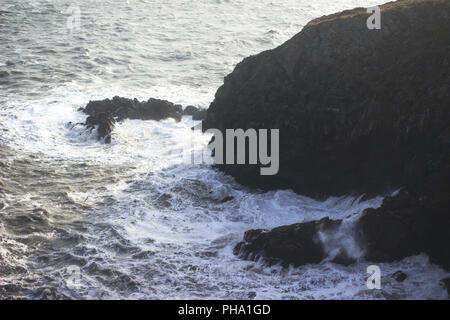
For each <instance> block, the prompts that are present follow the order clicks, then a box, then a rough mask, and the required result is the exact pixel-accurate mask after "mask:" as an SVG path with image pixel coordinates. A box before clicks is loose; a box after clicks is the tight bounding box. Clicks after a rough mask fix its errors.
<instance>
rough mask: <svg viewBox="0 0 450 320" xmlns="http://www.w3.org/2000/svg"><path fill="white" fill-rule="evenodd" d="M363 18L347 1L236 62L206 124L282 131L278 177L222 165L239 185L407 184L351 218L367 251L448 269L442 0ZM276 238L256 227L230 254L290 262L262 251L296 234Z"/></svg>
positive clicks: (376, 190)
mask: <svg viewBox="0 0 450 320" xmlns="http://www.w3.org/2000/svg"><path fill="white" fill-rule="evenodd" d="M369 16H370V14H367V13H366V10H365V9H355V10H351V11H346V12H342V13H338V14H335V15H332V16H327V17H323V18H320V19H317V20H314V21H312V22H310V23H309V24H308V25H307V26H306V27H305V28H304V29H303V30H302V31H301V32H300V33H299V34H297V35H296V36H294V37H293V38H292V39H290V40H289V41H287V42H286V43H284V44H283V45H281V46H280V47H278V48H276V49H274V50H270V51H266V52H262V53H260V54H258V55H256V56H251V57H248V58H246V59H244V60H243V61H242V62H241V63H239V64H238V65H237V66H236V68H235V70H234V71H233V72H232V73H231V74H230V75H228V76H227V77H226V78H225V81H224V84H223V86H222V87H221V88H219V90H218V91H217V93H216V96H215V100H214V101H213V103H212V104H211V106H210V108H209V109H208V111H207V118H206V123H205V125H204V128H205V129H207V128H218V129H221V130H224V129H226V128H243V129H248V128H255V129H259V128H267V129H271V128H279V129H280V171H279V174H278V175H276V176H260V175H259V168H257V167H256V166H244V165H219V166H218V167H219V168H220V169H221V170H223V171H225V172H226V173H229V174H231V175H233V176H234V177H235V178H236V179H237V180H238V181H239V182H241V183H242V184H245V185H249V186H255V187H259V188H263V189H272V188H292V189H294V191H296V192H298V193H301V194H305V195H310V196H315V197H317V196H329V195H343V194H349V193H358V194H361V193H369V194H380V193H383V192H386V191H390V190H393V189H394V188H395V189H397V188H403V190H402V191H401V192H400V193H399V194H398V195H396V196H394V197H388V198H386V200H385V201H384V203H383V205H382V206H381V207H380V208H378V209H368V210H366V211H365V212H364V214H363V216H362V217H361V218H360V220H359V221H358V222H357V223H356V225H355V226H356V229H357V237H358V240H359V241H360V243H362V245H363V247H364V248H365V250H366V253H365V257H366V258H367V259H369V260H371V261H391V260H396V259H401V258H403V257H406V256H409V255H412V254H416V253H419V252H426V253H428V254H429V255H430V257H431V258H432V260H433V261H435V262H437V263H439V264H441V265H443V266H445V267H447V268H450V251H449V250H448V249H447V248H445V245H446V244H448V243H450V233H449V232H448V230H449V229H450V214H449V212H450V200H449V199H450V1H448V0H427V1H422V0H404V1H397V2H394V3H389V4H386V5H383V6H381V30H369V29H368V28H367V26H366V21H367V19H368V17H369ZM286 228H287V230H291V229H292V230H293V231H292V230H291V231H292V233H293V234H295V230H297V229H298V228H299V227H298V226H295V225H293V226H290V227H286ZM252 234H254V233H252ZM255 234H256V233H255ZM279 234H280V232H279V231H276V232H275V231H273V232H268V233H261V232H259V233H257V235H255V237H253V238H251V239H250V238H248V237H247V239H245V242H244V243H241V244H239V246H238V247H237V248H236V250H237V252H238V253H240V254H241V255H243V257H247V258H248V257H252V256H253V257H254V256H258V255H257V254H260V255H262V256H266V257H267V258H269V259H281V260H282V261H285V262H286V261H288V262H289V261H290V259H286V257H284V256H283V254H284V253H283V252H282V250H281V249H280V250H278V251H277V250H272V249H270V250H268V249H267V248H272V247H273V243H275V242H274V241H273V240H274V239H273V237H276V239H277V242H276V244H277V246H278V247H279V248H282V247H283V246H284V244H285V243H287V244H288V245H289V243H290V242H292V241H291V240H292V239H290V238H289V237H288V236H287V237H281V238H280V236H279ZM286 241H287V242H286ZM295 250H297V251H295V253H293V255H300V256H301V255H305V254H308V253H307V252H304V250H303V249H302V248H300V247H296V249H295Z"/></svg>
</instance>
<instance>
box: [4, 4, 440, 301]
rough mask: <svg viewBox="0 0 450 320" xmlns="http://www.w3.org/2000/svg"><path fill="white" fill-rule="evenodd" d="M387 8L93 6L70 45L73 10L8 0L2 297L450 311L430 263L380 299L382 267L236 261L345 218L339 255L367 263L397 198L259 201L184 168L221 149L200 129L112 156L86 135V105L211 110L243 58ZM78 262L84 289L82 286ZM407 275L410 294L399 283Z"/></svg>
mask: <svg viewBox="0 0 450 320" xmlns="http://www.w3.org/2000/svg"><path fill="white" fill-rule="evenodd" d="M377 2H378V1H363V0H339V1H325V0H320V1H318V0H316V1H297V0H296V1H294V0H283V1H277V2H276V3H274V2H272V1H265V0H263V1H258V2H257V3H256V2H249V1H241V0H236V1H215V0H214V1H212V0H211V1H209V0H202V1H195V2H192V1H187V0H186V1H185V0H179V1H163V0H161V1H151V2H148V1H140V0H139V1H138V0H133V1H129V3H127V2H125V1H113V0H111V1H101V2H95V1H81V2H80V8H81V11H82V13H83V15H82V30H81V32H80V33H77V34H70V35H68V33H67V30H66V29H64V27H65V26H66V22H67V21H66V19H67V15H64V12H65V10H67V8H68V7H69V2H68V1H65V0H61V1H55V2H53V1H52V2H50V1H46V0H41V1H23V2H21V3H15V1H10V0H5V1H2V3H1V4H0V9H1V10H2V11H9V12H11V14H7V15H5V16H4V17H5V19H2V21H0V24H1V26H2V28H4V29H5V34H6V35H7V36H6V39H2V41H4V43H5V46H2V47H1V48H0V54H1V55H0V56H1V58H0V71H5V72H7V73H5V75H6V76H5V77H3V78H1V79H0V81H1V84H2V86H4V88H2V92H0V99H1V100H0V101H1V107H0V132H1V136H0V142H1V143H3V144H4V145H5V146H8V148H10V149H8V150H11V151H8V152H7V154H6V155H5V156H4V159H0V160H2V161H4V163H3V164H4V167H2V166H0V171H3V170H6V172H7V173H8V176H6V177H2V176H0V178H2V179H4V180H5V181H6V183H5V190H6V193H5V195H4V199H1V200H2V201H4V202H5V203H6V205H5V206H4V207H3V208H2V209H0V217H1V218H2V219H1V220H0V256H1V260H0V261H1V262H0V269H1V272H2V276H1V277H0V297H32V298H36V297H38V298H42V297H47V298H61V297H63V298H64V297H69V298H103V299H108V298H232V299H239V298H248V297H253V296H254V297H255V298H257V299H299V298H303V299H323V298H326V299H348V298H350V299H351V298H363V299H365V298H367V299H369V298H371V299H373V298H375V299H376V298H380V299H383V298H445V297H446V293H445V291H444V289H443V288H442V287H441V286H440V285H439V280H440V279H442V278H444V277H445V276H446V275H448V274H446V273H445V272H444V271H443V270H441V269H440V268H438V267H436V266H434V265H432V264H431V263H430V262H429V261H428V257H426V256H425V255H419V256H416V257H410V258H407V259H404V260H402V261H399V262H395V263H385V264H379V266H380V268H381V270H382V275H383V278H382V290H379V291H370V290H367V288H366V285H365V284H366V282H365V281H366V278H367V276H368V274H367V273H366V268H367V266H368V265H369V264H371V263H370V262H366V261H362V260H361V261H359V262H358V263H356V264H354V265H352V266H349V267H344V266H338V265H335V264H332V263H328V262H326V263H323V264H318V265H306V266H303V267H300V268H289V269H282V268H281V267H280V266H272V267H267V266H264V264H263V263H260V262H249V261H243V260H240V259H239V258H237V257H236V256H234V255H233V253H232V249H233V247H234V246H235V245H236V244H237V243H238V242H239V241H241V240H242V237H243V234H244V232H245V231H246V230H248V229H255V228H263V229H270V228H273V227H276V226H280V225H284V224H291V223H298V222H305V221H311V220H316V219H320V218H323V217H330V218H331V219H344V224H343V229H341V230H340V233H336V234H324V235H322V241H323V242H324V243H325V245H326V248H327V249H328V250H329V253H330V256H331V255H333V254H334V252H335V249H336V248H335V246H334V244H335V243H336V242H339V243H344V244H345V246H346V248H347V249H348V251H349V253H351V255H352V256H354V257H360V255H361V250H363V249H362V248H359V245H358V244H357V243H355V242H354V241H353V237H352V236H351V230H352V225H353V223H354V221H355V220H356V219H357V218H358V216H359V215H360V214H361V213H362V212H363V210H364V209H366V208H369V207H378V206H379V205H380V204H381V202H382V198H381V197H377V198H374V199H371V200H365V201H361V197H334V198H329V199H327V200H325V201H318V200H314V199H310V198H308V197H304V196H301V195H298V194H295V193H294V192H292V191H290V190H277V191H270V192H261V191H259V190H252V189H248V188H244V187H242V186H240V185H239V184H237V183H236V182H235V181H234V180H233V179H232V178H230V177H227V176H225V175H223V174H222V173H220V172H218V171H216V170H214V169H213V168H212V167H211V165H210V164H209V163H210V160H211V159H210V158H209V157H208V156H207V153H205V162H206V163H204V164H198V165H194V164H191V163H190V162H189V161H186V160H187V159H186V158H185V157H181V156H180V150H191V148H192V146H193V148H194V149H195V150H198V151H199V150H204V149H205V147H206V144H207V142H208V141H209V136H207V135H201V134H199V133H196V132H193V131H192V130H191V127H192V126H193V125H194V124H196V122H195V121H192V119H191V118H190V117H184V118H183V119H182V121H181V122H175V121H173V120H165V121H161V122H156V121H139V120H126V121H124V122H122V123H119V124H117V125H116V127H115V129H114V132H113V139H112V140H113V142H112V143H111V144H110V145H104V144H103V143H101V142H98V141H96V137H95V134H92V133H89V132H87V131H86V130H85V129H84V128H83V127H82V126H80V125H76V126H73V125H74V124H76V123H79V122H83V121H84V120H85V118H86V115H84V114H83V113H81V112H78V111H77V110H78V108H80V107H84V106H85V105H86V104H87V103H88V102H89V100H95V99H104V98H111V97H113V96H115V95H119V96H124V97H129V98H138V99H140V100H147V99H148V98H149V97H154V98H162V99H167V100H170V101H172V102H174V103H179V104H183V105H189V104H193V105H200V106H203V107H207V106H208V105H209V103H210V102H211V101H212V99H213V97H214V93H215V91H216V90H217V88H218V87H219V86H220V85H221V83H222V81H223V77H224V76H225V75H226V74H227V73H229V72H230V71H231V70H232V68H233V66H234V65H235V64H236V63H237V62H239V61H240V60H241V59H242V58H243V57H245V56H248V55H250V54H254V53H257V52H260V51H262V50H266V49H270V48H273V47H274V46H276V45H278V44H281V43H282V42H283V41H285V40H287V39H289V38H290V37H291V36H293V35H294V34H295V33H296V32H298V31H299V30H300V29H301V28H302V27H303V26H304V25H305V24H306V23H307V21H309V20H310V19H312V18H314V17H318V16H320V15H323V14H327V13H332V12H335V11H340V10H343V9H348V8H352V7H356V6H371V5H374V4H377ZM100 5H101V6H100ZM23 12H32V13H33V12H34V14H29V15H25V14H24V13H23ZM2 18H3V16H2ZM8 19H9V20H8ZM11 19H16V20H18V21H21V22H22V24H21V25H22V29H20V30H16V23H15V22H14V23H13V22H12V20H11ZM58 26H59V27H58ZM13 35H14V36H13ZM14 37H16V38H14ZM3 89H4V90H3ZM69 123H70V124H69ZM0 151H1V152H3V151H2V150H0ZM3 164H2V163H0V165H3ZM0 173H1V172H0ZM0 186H1V184H0ZM0 191H1V190H0ZM0 196H1V194H0ZM226 197H232V200H230V201H227V202H223V201H222V200H223V199H224V198H226ZM0 204H1V203H0ZM73 265H76V266H79V267H80V268H81V274H82V280H81V282H82V286H81V287H79V288H73V287H70V286H69V285H68V283H67V277H68V273H67V267H69V266H73ZM399 269H401V270H403V271H404V272H406V273H407V275H408V278H407V280H405V281H404V282H403V283H397V282H396V281H395V280H393V279H392V278H391V277H390V275H391V274H392V273H393V272H395V271H397V270H399Z"/></svg>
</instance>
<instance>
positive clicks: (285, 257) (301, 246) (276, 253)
mask: <svg viewBox="0 0 450 320" xmlns="http://www.w3.org/2000/svg"><path fill="white" fill-rule="evenodd" d="M340 224H341V221H340V220H337V221H333V220H330V219H328V218H324V219H322V220H320V221H311V222H305V223H297V224H293V225H290V226H282V227H278V228H275V229H272V230H271V231H264V230H249V231H247V232H246V233H245V235H244V242H241V243H239V244H237V245H236V247H235V248H234V253H235V254H236V255H239V256H240V257H241V258H243V259H247V260H255V261H256V260H258V259H260V258H263V259H264V261H265V262H267V263H268V264H276V263H281V264H282V265H284V266H287V265H289V264H292V265H294V266H299V265H303V264H306V263H319V262H321V261H322V260H324V259H325V258H326V257H327V253H326V252H325V249H324V247H323V244H322V243H321V241H320V240H319V238H318V237H319V236H318V232H319V231H330V230H333V229H336V228H338V227H339V225H340Z"/></svg>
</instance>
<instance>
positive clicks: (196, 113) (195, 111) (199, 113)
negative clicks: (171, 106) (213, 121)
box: [183, 106, 206, 120]
mask: <svg viewBox="0 0 450 320" xmlns="http://www.w3.org/2000/svg"><path fill="white" fill-rule="evenodd" d="M183 115H186V116H192V119H193V120H203V119H205V118H206V109H202V108H198V107H194V106H187V107H186V108H184V110H183Z"/></svg>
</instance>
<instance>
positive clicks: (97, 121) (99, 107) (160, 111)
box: [80, 96, 183, 143]
mask: <svg viewBox="0 0 450 320" xmlns="http://www.w3.org/2000/svg"><path fill="white" fill-rule="evenodd" d="M80 111H83V112H84V113H86V114H88V115H89V117H88V118H87V119H86V122H85V123H84V124H85V125H86V126H87V127H88V128H90V129H91V130H93V129H94V128H95V127H96V126H97V133H98V139H99V140H100V139H105V143H109V142H111V132H112V130H113V128H114V124H115V122H116V121H122V120H124V119H140V120H156V121H160V120H164V119H167V118H173V119H175V120H177V121H180V120H181V117H182V114H183V112H182V106H181V105H178V104H173V103H172V102H169V101H166V100H160V99H153V98H150V99H149V100H148V101H144V102H140V101H138V100H137V99H133V100H132V99H128V98H121V97H117V96H116V97H114V98H112V99H111V100H110V99H105V100H96V101H89V103H88V104H87V106H86V107H85V108H81V109H80Z"/></svg>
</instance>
